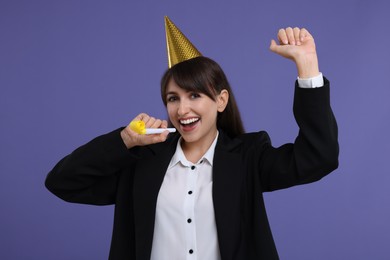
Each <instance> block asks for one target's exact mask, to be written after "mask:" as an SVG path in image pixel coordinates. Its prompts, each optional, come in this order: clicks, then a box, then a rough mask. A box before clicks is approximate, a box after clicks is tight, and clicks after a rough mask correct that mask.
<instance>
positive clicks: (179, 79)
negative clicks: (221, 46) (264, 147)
mask: <svg viewBox="0 0 390 260" xmlns="http://www.w3.org/2000/svg"><path fill="white" fill-rule="evenodd" d="M171 79H173V80H174V81H175V82H176V84H177V85H178V86H179V87H181V88H182V89H184V90H187V91H194V92H197V93H203V94H205V95H207V96H208V97H210V98H211V99H212V100H215V97H216V95H218V94H219V93H221V91H222V90H223V89H226V90H227V91H228V92H229V101H228V104H227V106H226V108H225V110H224V111H223V112H221V113H218V117H217V128H218V129H221V130H222V131H223V132H224V133H226V134H227V135H229V136H230V137H235V136H237V135H240V134H243V133H244V126H243V124H242V120H241V116H240V112H239V110H238V107H237V103H236V100H235V98H234V95H233V91H232V89H231V87H230V85H229V82H228V80H227V78H226V75H225V73H224V72H223V70H222V69H221V67H220V66H219V65H218V64H217V63H216V62H215V61H213V60H212V59H210V58H207V57H197V58H193V59H190V60H187V61H183V62H180V63H178V64H176V65H174V66H172V67H171V68H170V69H168V70H167V71H166V72H165V74H164V75H163V77H162V79H161V98H162V100H163V102H164V105H165V106H166V105H167V101H166V89H167V85H168V83H169V81H170V80H171Z"/></svg>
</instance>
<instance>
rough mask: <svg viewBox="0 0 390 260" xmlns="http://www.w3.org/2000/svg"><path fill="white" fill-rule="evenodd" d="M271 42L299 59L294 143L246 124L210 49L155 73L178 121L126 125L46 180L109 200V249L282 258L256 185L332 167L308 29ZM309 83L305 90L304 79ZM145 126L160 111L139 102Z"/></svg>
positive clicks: (332, 133)
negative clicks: (147, 110)
mask: <svg viewBox="0 0 390 260" xmlns="http://www.w3.org/2000/svg"><path fill="white" fill-rule="evenodd" d="M278 40H279V44H277V43H276V42H275V41H274V40H272V41H271V46H270V49H271V50H272V51H273V52H275V53H277V54H279V55H281V56H283V57H286V58H289V59H291V60H293V61H294V63H295V64H296V66H297V70H298V77H299V78H298V80H297V82H296V87H295V97H294V115H295V118H296V120H297V123H298V125H299V127H300V131H299V135H298V136H297V138H296V140H295V142H294V143H293V144H285V145H283V146H281V147H279V148H274V147H272V145H271V141H270V139H269V136H268V135H267V133H266V132H263V131H261V132H258V133H248V134H245V133H244V130H243V126H242V123H241V119H240V115H239V112H238V109H237V106H236V103H235V100H234V97H233V93H232V91H231V89H230V86H229V84H228V81H227V79H226V77H225V75H224V73H223V71H222V69H221V68H220V67H219V66H218V64H216V63H215V62H214V61H212V60H211V59H208V58H205V57H196V58H191V59H188V60H186V61H182V62H179V63H177V64H176V65H173V66H172V67H171V68H170V69H168V70H167V72H166V73H165V74H164V76H163V78H162V81H161V96H162V99H163V102H164V104H165V105H166V108H167V112H168V115H169V120H170V123H171V124H172V125H173V126H174V127H175V128H176V129H177V130H178V133H176V134H170V135H168V131H165V132H163V133H161V134H155V135H139V134H137V133H135V132H133V131H132V130H131V128H130V126H127V127H125V128H121V129H118V130H115V131H113V132H111V133H108V134H106V135H103V136H100V137H97V138H95V139H94V140H92V141H91V142H89V143H88V144H86V145H84V146H81V147H80V148H78V149H76V150H75V151H74V152H73V153H71V154H70V155H68V156H67V157H65V158H64V159H62V160H61V161H60V162H59V163H58V164H57V165H56V166H55V167H54V169H53V170H52V171H51V172H50V173H49V175H48V177H47V179H46V186H47V188H48V189H49V190H50V191H52V192H53V193H54V194H56V195H57V196H58V197H60V198H62V199H64V200H66V201H70V202H76V203H87V204H94V205H108V204H115V219H114V227H113V235H112V242H111V250H110V259H137V260H138V259H159V260H164V259H169V260H172V259H212V260H214V259H242V260H244V259H245V260H251V259H278V254H277V251H276V247H275V244H274V241H273V238H272V234H271V230H270V227H269V224H268V220H267V216H266V210H265V207H264V202H263V196H262V193H263V192H266V191H273V190H277V189H283V188H287V187H291V186H293V185H298V184H304V183H309V182H313V181H316V180H319V179H321V178H322V177H324V176H325V175H327V174H328V173H330V172H331V171H333V170H334V169H336V168H337V166H338V143H337V125H336V121H335V119H334V116H333V113H332V110H331V108H330V102H329V82H328V81H327V80H326V79H325V78H323V77H322V74H321V73H320V72H319V70H318V61H317V55H316V51H315V44H314V39H313V37H312V36H311V35H310V33H309V32H308V31H307V30H305V29H300V28H294V29H292V28H290V27H289V28H286V29H281V30H279V32H278ZM307 88H312V89H307ZM134 119H136V120H142V121H144V122H145V124H146V127H149V128H166V127H167V125H168V123H167V121H165V120H160V119H156V118H154V117H151V116H149V115H147V114H144V113H141V114H139V115H138V116H137V117H135V118H134Z"/></svg>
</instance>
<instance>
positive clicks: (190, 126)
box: [179, 117, 200, 129]
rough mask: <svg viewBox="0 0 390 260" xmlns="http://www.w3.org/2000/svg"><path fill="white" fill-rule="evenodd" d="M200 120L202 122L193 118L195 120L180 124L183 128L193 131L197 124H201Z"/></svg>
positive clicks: (190, 119)
mask: <svg viewBox="0 0 390 260" xmlns="http://www.w3.org/2000/svg"><path fill="white" fill-rule="evenodd" d="M199 120H200V118H199V117H193V118H188V119H182V120H179V122H180V125H181V126H182V128H184V129H191V128H192V127H193V126H195V124H196V123H198V122H199Z"/></svg>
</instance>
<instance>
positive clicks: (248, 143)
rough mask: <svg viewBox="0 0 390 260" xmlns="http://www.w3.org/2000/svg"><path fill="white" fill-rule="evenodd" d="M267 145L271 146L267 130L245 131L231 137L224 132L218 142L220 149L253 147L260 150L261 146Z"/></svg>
mask: <svg viewBox="0 0 390 260" xmlns="http://www.w3.org/2000/svg"><path fill="white" fill-rule="evenodd" d="M267 146H271V140H270V137H269V135H268V133H267V132H266V131H259V132H251V133H245V134H241V135H239V136H236V137H234V138H231V137H229V136H227V135H226V134H224V133H223V132H222V133H220V136H219V137H218V143H217V148H218V149H226V150H230V151H237V152H242V151H245V150H252V149H256V150H258V149H259V148H260V149H263V148H265V147H267Z"/></svg>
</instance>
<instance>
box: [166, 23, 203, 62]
mask: <svg viewBox="0 0 390 260" xmlns="http://www.w3.org/2000/svg"><path fill="white" fill-rule="evenodd" d="M165 34H166V39H167V51H168V67H169V68H171V67H172V66H173V65H175V64H177V63H180V62H182V61H185V60H189V59H192V58H195V57H199V56H202V54H201V53H200V52H199V51H198V50H197V49H196V48H195V46H194V45H192V43H191V42H190V41H189V40H188V39H187V38H186V37H185V36H184V34H183V33H182V32H181V31H180V30H179V29H178V28H177V27H176V25H174V24H173V23H172V21H171V20H170V19H169V18H168V16H165Z"/></svg>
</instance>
